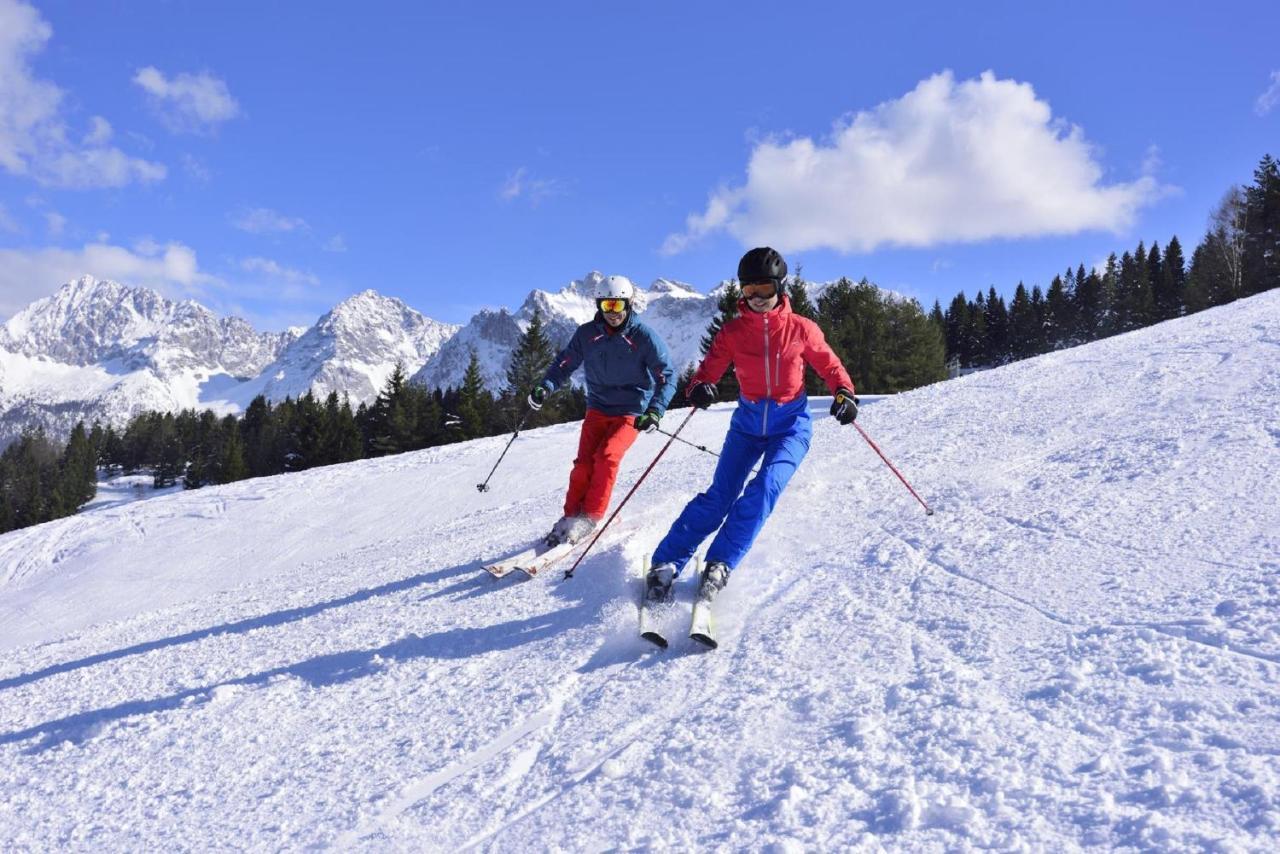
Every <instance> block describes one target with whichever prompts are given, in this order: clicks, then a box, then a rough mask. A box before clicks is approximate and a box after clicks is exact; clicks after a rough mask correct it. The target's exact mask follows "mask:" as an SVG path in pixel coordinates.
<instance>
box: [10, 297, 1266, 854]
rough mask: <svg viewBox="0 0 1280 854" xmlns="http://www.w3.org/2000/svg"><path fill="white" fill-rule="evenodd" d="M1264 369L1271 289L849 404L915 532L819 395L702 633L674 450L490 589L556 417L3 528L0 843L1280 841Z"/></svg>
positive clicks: (696, 474)
mask: <svg viewBox="0 0 1280 854" xmlns="http://www.w3.org/2000/svg"><path fill="white" fill-rule="evenodd" d="M1278 362H1280V292H1272V293H1268V294H1264V295H1262V296H1259V297H1255V298H1252V299H1249V300H1244V301H1240V302H1237V303H1235V304H1233V305H1230V306H1226V307H1223V308H1219V309H1215V310H1213V311H1209V312H1204V313H1202V314H1197V315H1195V316H1192V317H1189V318H1184V319H1182V320H1177V321H1173V322H1170V323H1166V324H1162V325H1160V326H1156V327H1152V328H1150V329H1146V330H1141V331H1138V332H1135V333H1130V334H1128V335H1124V336H1120V337H1117V338H1112V339H1108V340H1106V341H1102V342H1098V343H1095V344H1091V345H1088V346H1086V347H1081V348H1077V349H1075V350H1071V351H1065V352H1059V353H1055V354H1051V355H1048V356H1044V357H1041V358H1038V359H1034V360H1030V361H1026V362H1021V363H1018V364H1015V365H1011V366H1008V367H1005V368H1001V369H998V370H993V371H989V372H986V373H982V374H975V375H972V376H969V377H965V378H963V379H960V380H955V381H951V382H947V383H943V384H939V385H936V386H932V387H929V388H926V389H921V390H919V391H916V392H913V393H911V394H904V395H900V396H898V397H894V398H888V399H884V400H881V401H877V402H875V403H871V404H869V405H867V406H865V407H864V408H863V413H862V415H861V416H860V418H859V423H860V424H862V426H863V427H864V428H865V429H866V430H867V431H868V432H869V433H870V434H871V436H873V437H874V438H875V439H876V440H877V441H878V442H879V443H880V444H881V445H882V447H883V448H884V449H885V450H886V452H887V453H888V454H889V455H890V456H891V457H892V458H893V459H894V461H895V462H896V463H898V464H899V465H900V467H901V468H902V469H903V471H904V472H905V473H906V475H907V476H908V477H909V478H910V479H911V480H912V481H913V483H914V484H915V485H916V486H917V487H918V488H920V489H921V491H922V492H923V493H924V494H925V495H926V496H927V497H928V498H929V499H930V500H931V501H932V503H933V504H934V506H935V507H936V508H937V514H936V515H935V516H933V517H926V516H925V515H924V514H923V513H922V512H921V510H920V507H919V506H918V505H917V504H916V503H915V502H914V501H913V500H912V499H911V497H910V496H909V495H908V494H907V493H906V491H905V490H904V489H903V488H902V486H901V485H900V484H899V483H898V482H897V481H896V480H895V479H894V477H893V475H892V474H891V473H890V472H889V471H888V470H887V469H886V468H885V467H884V466H883V465H882V464H881V462H880V461H879V459H878V458H877V457H876V456H875V455H874V454H873V453H872V451H871V450H870V449H869V448H868V447H867V446H866V445H865V444H864V443H862V442H861V441H860V439H859V438H858V436H857V434H856V433H855V432H853V431H852V430H850V429H848V428H843V429H842V428H840V427H839V426H838V425H836V424H835V422H834V421H833V420H832V419H831V418H829V417H825V415H824V414H823V413H824V412H825V405H824V403H823V402H821V401H816V400H815V401H814V410H815V413H817V414H818V415H819V416H821V417H819V419H818V423H817V425H816V428H815V433H814V439H813V444H812V448H811V451H810V454H809V458H808V459H807V460H806V462H805V463H804V465H803V466H802V467H801V469H800V470H799V472H798V473H797V475H796V477H795V479H794V480H793V481H792V484H791V486H790V488H789V489H788V491H787V493H786V495H785V496H784V497H783V498H782V500H781V502H780V504H779V506H778V509H777V512H776V513H775V515H774V517H773V518H772V519H771V520H770V522H769V524H768V525H767V526H766V528H765V530H764V532H763V534H762V536H761V538H760V540H759V542H758V544H757V546H756V548H755V549H754V550H753V551H752V552H751V554H750V555H749V556H748V557H747V559H746V560H745V561H744V563H743V564H742V565H741V566H740V567H739V568H738V570H737V572H736V573H735V575H734V577H733V578H732V580H731V581H730V583H729V586H728V588H727V590H726V591H725V593H724V594H723V595H722V597H721V599H720V600H719V602H718V605H719V608H718V617H719V622H720V627H721V630H720V634H721V647H720V649H719V650H717V651H715V652H701V651H699V650H698V649H695V648H694V647H693V646H692V645H690V644H689V643H686V642H678V643H676V644H675V645H673V647H672V649H671V650H668V651H667V652H658V651H656V650H654V649H652V648H650V647H648V646H647V645H646V644H644V643H643V642H642V641H640V640H638V639H637V638H636V637H635V627H636V611H635V606H634V599H635V596H636V593H637V586H636V583H635V582H634V581H633V580H630V578H629V576H630V575H631V574H633V573H634V571H635V569H636V568H637V567H638V566H639V564H640V562H641V561H642V560H643V559H644V556H645V554H646V552H647V550H648V549H649V548H651V547H652V545H653V544H654V543H655V542H656V541H657V539H658V538H659V537H660V536H661V535H662V533H663V532H664V531H665V529H666V526H667V525H668V524H669V523H670V522H671V520H672V518H673V517H674V515H675V513H676V512H677V511H678V509H679V508H680V506H681V505H682V504H683V502H684V501H685V500H686V499H688V498H689V497H690V496H691V495H693V494H694V493H695V492H696V491H698V490H699V489H701V488H702V487H703V486H704V485H705V484H706V483H707V481H708V480H709V478H710V475H711V470H712V467H713V463H714V460H713V459H712V458H710V457H709V456H707V455H705V454H702V453H700V452H699V451H697V450H695V449H693V448H690V447H688V446H685V445H681V444H678V443H677V444H675V445H673V446H672V448H671V450H670V451H669V454H668V456H667V457H665V458H664V459H663V461H662V462H661V463H660V464H659V465H658V467H657V468H656V469H655V470H654V473H653V475H651V477H650V479H649V480H647V481H646V482H645V483H644V484H643V485H642V487H641V488H640V489H639V491H638V492H637V493H636V497H635V498H634V499H633V501H632V503H631V504H629V505H628V506H627V508H626V510H625V511H624V512H623V516H624V519H625V523H624V527H623V528H622V530H620V531H619V532H618V535H617V536H614V537H612V538H608V539H607V540H606V541H602V545H601V547H600V548H599V549H598V550H597V551H596V552H595V553H593V554H592V555H591V556H590V557H588V558H587V559H586V560H585V561H584V562H583V564H582V565H581V566H580V567H579V569H578V572H577V576H576V577H575V578H574V579H573V580H571V581H568V582H561V581H559V580H558V579H559V577H558V575H552V576H550V577H540V578H538V579H536V580H531V581H523V582H521V581H516V580H514V579H507V580H504V581H501V582H495V581H494V580H493V579H491V578H489V577H488V576H487V575H485V574H484V573H483V572H482V571H481V570H480V567H479V561H480V559H481V558H484V557H491V556H494V555H496V554H498V553H500V552H503V551H505V550H509V549H512V548H514V547H516V546H518V545H520V544H523V543H525V542H527V541H528V540H529V539H531V538H532V537H534V536H536V535H538V534H540V533H541V532H542V531H544V530H545V529H546V527H547V526H548V525H550V523H551V522H552V521H554V518H555V516H556V515H557V514H556V510H557V507H558V504H559V502H560V499H561V496H562V489H563V486H564V483H565V480H566V477H567V473H568V469H569V466H570V463H571V460H572V457H573V454H574V449H575V446H576V425H559V426H556V427H551V428H547V429H543V430H537V431H530V432H528V433H522V434H521V435H520V437H519V439H518V440H517V441H516V443H515V444H514V445H512V447H511V451H510V453H509V454H508V456H507V459H506V460H505V461H504V463H503V465H502V467H501V468H500V469H499V470H498V472H497V474H495V476H494V479H493V481H492V483H491V485H492V491H491V492H489V493H484V494H481V493H479V492H477V491H476V489H475V484H476V483H477V482H478V481H480V480H482V479H483V478H484V476H485V474H486V473H487V472H488V470H489V468H490V466H492V464H493V462H494V461H495V460H496V459H497V456H498V454H499V452H500V451H501V449H502V446H503V444H504V442H505V441H506V439H505V437H494V438H491V439H485V440H480V441H476V442H471V443H466V444H462V445H457V446H452V447H443V448H435V449H430V450H427V451H423V452H420V453H415V454H407V455H403V456H399V457H392V458H384V459H379V460H372V461H366V462H361V463H355V464H350V465H346V466H336V467H331V468H325V469H316V470H311V471H307V472H303V473H301V474H295V475H287V476H282V477H278V478H267V479H261V480H253V481H247V482H242V483H238V484H233V485H230V486H227V487H221V488H206V489H202V490H198V491H194V492H187V493H182V494H178V495H173V496H168V497H162V498H157V499H153V500H150V501H146V502H137V503H131V504H122V505H116V506H111V507H104V508H102V509H99V510H95V511H92V512H88V513H84V514H82V515H80V516H77V517H73V518H69V519H64V520H60V521H57V522H52V523H49V524H45V525H41V526H38V527H35V528H31V529H26V530H22V531H16V532H13V533H10V534H7V535H5V536H3V537H0V648H2V649H5V650H6V655H5V656H4V657H3V659H2V660H0V848H2V849H4V850H58V849H67V848H70V849H77V850H89V849H94V850H97V849H103V848H106V849H131V850H156V849H171V848H182V849H186V848H235V849H242V848H248V847H253V848H270V849H280V848H289V849H297V848H303V847H310V846H332V847H335V848H337V849H339V850H442V849H449V850H465V849H471V848H477V849H481V850H495V851H526V850H530V849H538V850H541V849H563V850H584V849H615V848H645V847H651V848H656V849H672V850H737V849H749V850H774V851H800V850H816V851H832V850H850V849H855V850H879V849H882V848H887V849H891V850H912V851H916V850H936V851H942V850H966V849H969V848H1000V849H1021V850H1071V849H1077V848H1081V847H1097V848H1099V849H1112V848H1135V849H1146V850H1206V849H1208V850H1224V851H1232V850H1241V851H1243V850H1250V851H1269V850H1276V848H1277V846H1280V693H1278V692H1277V690H1276V687H1277V678H1278V677H1280V478H1277V476H1276V473H1277V471H1280V417H1278V413H1280V372H1277V370H1276V365H1277V363H1278ZM730 412H731V406H730V405H727V404H726V405H721V406H718V407H715V408H713V409H712V410H711V411H710V412H707V413H698V414H695V415H693V416H692V420H691V421H690V422H689V423H688V426H687V428H686V434H687V435H688V437H689V438H690V439H691V440H693V441H695V442H699V443H703V444H708V445H711V446H718V444H719V438H720V437H721V436H722V435H723V431H724V430H725V428H726V425H727V423H728V418H729V415H730ZM685 415H686V413H681V412H679V411H676V412H673V413H671V416H670V417H669V418H668V419H667V421H668V426H669V427H674V426H675V425H676V424H677V423H678V420H679V419H680V418H683V417H685ZM660 438H661V437H658V438H654V437H651V436H642V437H641V439H640V440H639V441H638V442H637V444H636V446H635V448H634V449H633V451H632V452H631V454H630V456H629V457H628V459H627V460H626V462H625V464H624V470H623V473H622V476H621V480H620V483H619V490H618V492H617V493H616V494H617V496H618V497H620V496H621V495H623V494H625V490H626V489H627V488H629V486H630V485H631V483H632V482H633V481H634V479H635V478H636V477H637V476H638V475H639V473H640V472H641V471H642V470H643V468H644V466H646V465H647V464H648V463H649V461H650V460H651V459H652V457H653V455H654V454H655V453H656V452H657V450H658V448H659V447H660V446H661V445H660V441H659V440H660ZM692 584H693V579H692V578H688V577H686V578H683V579H681V583H680V586H681V598H682V599H683V600H684V601H685V602H687V601H688V599H689V597H690V596H691V593H692Z"/></svg>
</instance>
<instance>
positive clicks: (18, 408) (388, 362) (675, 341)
mask: <svg viewBox="0 0 1280 854" xmlns="http://www.w3.org/2000/svg"><path fill="white" fill-rule="evenodd" d="M602 278H603V276H602V275H601V274H600V273H598V272H591V273H588V274H587V275H586V276H584V277H583V278H581V279H577V280H574V281H572V282H570V283H569V284H568V285H566V286H565V287H563V288H561V289H560V290H559V291H557V292H554V293H552V292H548V291H543V290H534V291H532V292H531V293H530V294H529V296H528V297H527V298H526V299H525V300H524V302H523V303H522V304H521V305H520V306H519V307H518V308H517V309H515V310H514V311H512V310H508V309H506V308H498V309H485V310H482V311H480V312H479V313H477V314H476V315H475V316H474V317H473V318H472V319H471V321H470V322H469V323H467V324H466V325H464V326H458V325H455V324H449V323H443V322H440V321H437V320H433V319H432V318H430V317H427V316H425V315H423V314H421V313H420V312H418V311H416V310H415V309H413V308H411V307H409V306H408V305H406V304H405V303H403V302H402V301H400V300H398V299H396V298H394V297H388V296H384V295H382V294H379V293H377V292H376V291H373V290H366V291H363V292H362V293H358V294H356V295H354V296H351V297H349V298H347V299H345V300H343V301H342V302H341V303H339V304H338V305H337V306H335V307H334V308H333V309H332V310H331V311H329V312H327V313H326V314H324V315H323V316H322V317H320V318H319V319H318V320H317V321H316V323H315V324H314V325H312V326H311V327H310V328H307V329H301V328H295V329H290V330H287V331H284V332H259V331H257V330H255V329H254V328H253V326H252V325H251V324H249V323H248V321H245V320H243V319H241V318H238V317H219V316H218V315H216V314H215V313H214V312H212V311H210V310H209V309H208V308H205V307H204V306H202V305H200V304H199V303H197V302H194V301H192V300H182V301H174V300H170V299H167V298H166V297H164V296H162V295H161V294H159V293H157V292H155V291H153V290H149V289H147V288H136V287H128V286H126V285H122V284H119V283H117V282H111V281H103V280H99V279H96V278H94V277H93V276H84V277H82V278H80V279H76V280H73V281H70V282H67V283H66V284H65V285H63V286H62V287H61V288H60V289H59V290H58V291H57V292H56V293H54V294H53V295H51V296H49V297H46V298H43V299H40V300H37V301H36V302H34V303H32V304H31V305H29V306H27V307H26V308H25V309H23V310H22V311H20V312H18V313H17V314H15V315H14V316H13V317H11V318H9V320H8V321H7V322H5V323H4V324H2V325H0V447H3V446H4V445H6V444H8V442H9V441H11V440H12V439H13V438H15V437H16V436H17V435H19V434H20V433H21V431H22V430H23V429H24V428H25V427H28V426H37V425H38V426H42V427H44V428H45V429H46V430H47V431H49V432H50V433H52V434H55V435H59V436H62V435H66V434H67V433H68V432H69V431H70V429H71V427H72V426H74V424H75V423H76V421H79V420H84V421H85V422H86V423H89V422H92V421H93V420H95V419H97V420H101V421H102V422H103V423H110V424H113V425H115V426H116V427H121V426H123V425H124V424H125V423H127V422H128V420H129V418H130V417H132V416H133V415H135V414H137V413H139V412H143V411H147V410H156V411H176V410H179V409H183V408H197V409H206V408H207V409H212V410H214V411H215V412H218V413H220V414H226V413H236V412H240V411H243V410H244V409H245V408H246V407H247V406H248V404H249V402H250V401H251V400H252V399H253V398H254V397H255V396H257V395H259V394H263V395H266V396H267V397H268V398H270V399H272V400H281V399H283V398H285V397H286V396H292V397H297V396H299V395H301V394H303V393H305V392H306V391H307V390H308V389H310V390H311V391H313V392H314V393H315V394H317V395H320V396H324V395H327V394H328V393H329V392H331V391H336V392H338V393H339V394H345V395H347V396H349V397H350V399H351V401H352V404H353V405H355V404H357V403H360V402H369V401H371V400H373V398H375V397H376V396H377V393H378V391H379V390H380V389H381V388H382V386H383V385H384V384H385V382H386V380H387V378H388V377H389V376H390V374H391V372H392V370H393V369H394V367H395V365H396V363H397V362H398V363H400V364H401V365H403V367H404V369H405V370H406V371H407V372H408V373H409V374H410V376H411V377H412V379H413V380H414V381H416V382H420V383H424V384H426V385H428V386H429V387H439V388H443V387H448V386H457V385H459V384H460V383H461V381H462V376H463V374H464V372H465V371H466V367H467V363H468V362H469V361H470V358H471V353H472V352H475V353H476V355H477V356H478V358H479V360H480V365H481V368H482V370H483V373H484V378H485V382H486V385H487V386H488V388H489V389H490V390H491V391H495V392H496V391H498V390H500V389H501V388H502V387H503V386H504V385H505V383H506V369H507V362H508V359H509V357H510V353H511V351H512V350H513V348H514V347H515V345H516V342H517V341H518V340H519V338H520V335H521V334H522V333H523V332H524V330H525V329H526V328H527V327H528V324H529V321H530V320H531V319H532V318H533V315H534V313H535V311H536V312H539V313H541V316H542V319H543V322H544V324H545V326H546V329H547V334H548V336H549V338H550V339H551V341H552V343H553V345H555V346H557V347H558V346H560V345H562V344H563V343H564V342H566V341H567V340H568V339H569V336H570V335H571V334H572V333H573V330H574V329H575V328H576V327H577V326H578V325H579V324H581V323H584V322H586V321H587V320H589V319H590V318H591V317H592V316H593V315H594V314H595V304H594V299H593V294H594V289H595V286H596V284H597V283H598V282H599V281H600V280H601V279H602ZM723 287H724V283H722V284H721V285H720V286H719V287H717V289H716V290H714V291H712V293H711V294H702V293H699V292H698V291H696V290H695V289H693V288H692V287H690V286H689V285H686V284H682V283H679V282H673V281H669V280H666V279H659V280H657V281H655V282H654V283H653V284H652V285H650V286H649V287H648V288H647V289H644V290H642V291H640V292H639V293H638V294H637V298H636V301H635V303H636V308H637V311H639V312H640V314H641V317H642V318H643V319H644V320H645V322H647V323H649V324H650V325H651V326H653V328H654V329H655V330H656V331H657V332H658V333H659V334H661V335H662V336H663V337H664V338H665V339H666V341H667V343H668V346H669V347H670V349H671V352H672V356H673V358H674V360H675V362H676V363H677V365H678V366H679V367H680V368H683V367H684V366H686V365H688V364H689V363H691V362H694V361H696V360H697V358H698V357H699V355H700V350H699V342H700V340H701V337H702V335H703V333H704V332H705V330H706V328H707V325H708V324H709V323H710V321H711V319H712V317H714V315H715V313H716V301H717V297H718V295H719V293H720V291H721V288H723Z"/></svg>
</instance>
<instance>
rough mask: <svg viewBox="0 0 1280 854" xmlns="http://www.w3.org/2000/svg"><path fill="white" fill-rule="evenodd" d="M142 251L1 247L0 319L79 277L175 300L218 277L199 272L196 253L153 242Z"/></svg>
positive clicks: (96, 245) (93, 245) (106, 247)
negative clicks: (150, 291)
mask: <svg viewBox="0 0 1280 854" xmlns="http://www.w3.org/2000/svg"><path fill="white" fill-rule="evenodd" d="M144 248H146V249H147V250H148V251H147V252H145V253H144V252H137V251H132V250H129V249H126V248H125V247H123V246H113V245H110V244H107V243H105V242H103V243H89V244H86V245H85V246H83V247H81V248H80V249H61V248H54V247H48V248H44V249H36V250H22V249H0V317H8V316H10V315H12V314H13V313H14V312H16V311H19V310H21V309H22V308H25V307H26V306H27V305H28V304H29V303H31V302H32V301H33V300H36V299H39V298H40V297H44V296H48V295H49V294H51V293H53V292H54V291H55V290H57V289H58V288H59V287H60V286H61V285H62V284H63V283H65V282H68V281H71V280H72V279H77V278H79V277H80V276H83V275H86V274H87V275H92V276H96V277H97V278H100V279H112V280H114V281H117V282H120V283H122V284H127V285H133V286H141V287H148V288H153V289H155V290H157V291H160V292H161V293H165V294H168V295H170V296H176V297H187V296H198V295H199V294H200V293H201V291H202V289H203V288H205V287H207V286H209V285H216V284H218V279H217V278H215V277H214V276H211V275H209V274H207V273H203V272H201V271H200V267H199V264H198V263H197V262H196V253H195V250H193V249H191V248H190V247H188V246H185V245H183V244H181V243H175V242H171V243H167V244H164V245H163V246H162V245H160V244H155V243H152V244H150V245H147V246H145V247H144Z"/></svg>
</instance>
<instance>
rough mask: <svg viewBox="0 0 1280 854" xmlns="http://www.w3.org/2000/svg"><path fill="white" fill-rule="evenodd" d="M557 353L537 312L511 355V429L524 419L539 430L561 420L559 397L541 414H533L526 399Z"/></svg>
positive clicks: (507, 398) (507, 395)
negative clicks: (540, 427) (559, 415)
mask: <svg viewBox="0 0 1280 854" xmlns="http://www.w3.org/2000/svg"><path fill="white" fill-rule="evenodd" d="M555 355H556V354H555V350H554V349H553V348H552V346H551V340H550V339H549V338H547V333H546V328H545V326H544V325H543V322H542V312H541V310H540V309H537V308H535V309H534V310H533V317H532V318H530V320H529V325H528V326H527V327H526V328H525V330H524V333H523V334H522V335H521V336H520V340H519V342H517V344H516V348H515V350H514V351H513V352H512V353H511V361H510V362H509V363H508V364H507V387H506V389H504V390H503V395H502V396H503V402H502V408H503V409H504V410H506V412H507V414H508V419H507V420H509V421H510V422H511V425H510V426H511V427H512V428H514V427H515V425H516V424H517V423H519V422H520V419H522V418H523V419H524V425H525V426H526V427H539V426H542V425H544V424H554V423H555V422H556V421H557V420H559V419H558V418H557V415H558V414H559V412H558V406H557V404H558V403H559V400H557V399H555V398H556V397H559V396H552V397H553V399H550V400H547V402H546V403H545V404H544V405H543V407H542V410H541V411H539V412H530V411H528V408H527V406H526V404H525V398H526V397H527V396H528V394H529V392H530V391H532V390H533V389H534V387H536V386H537V385H538V384H539V383H541V382H542V378H543V377H544V376H546V373H547V369H548V368H549V367H551V360H552V359H554V358H555Z"/></svg>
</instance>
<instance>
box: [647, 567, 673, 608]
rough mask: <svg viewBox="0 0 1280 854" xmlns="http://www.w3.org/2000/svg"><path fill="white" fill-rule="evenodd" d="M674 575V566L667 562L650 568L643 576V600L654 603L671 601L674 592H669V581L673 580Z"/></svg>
mask: <svg viewBox="0 0 1280 854" xmlns="http://www.w3.org/2000/svg"><path fill="white" fill-rule="evenodd" d="M675 577H676V568H675V567H674V566H673V565H672V564H669V563H664V564H660V565H658V566H655V567H653V568H652V569H650V570H649V573H648V574H647V575H646V576H645V578H644V589H645V593H644V598H645V601H646V602H651V603H653V604H655V605H656V604H659V603H663V602H671V601H673V600H674V599H675V594H674V593H672V592H671V582H673V581H675Z"/></svg>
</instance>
